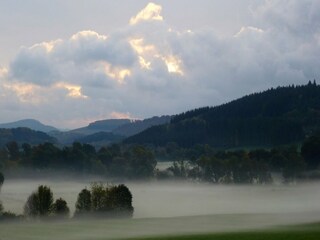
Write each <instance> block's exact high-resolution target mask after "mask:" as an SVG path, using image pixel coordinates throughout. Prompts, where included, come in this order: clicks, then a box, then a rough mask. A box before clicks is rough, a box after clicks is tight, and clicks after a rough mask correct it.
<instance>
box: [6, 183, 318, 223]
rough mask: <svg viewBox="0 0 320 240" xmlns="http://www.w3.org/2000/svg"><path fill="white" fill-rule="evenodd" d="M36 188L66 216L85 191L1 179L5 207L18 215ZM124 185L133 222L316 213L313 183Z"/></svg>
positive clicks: (72, 186) (68, 185) (66, 185)
mask: <svg viewBox="0 0 320 240" xmlns="http://www.w3.org/2000/svg"><path fill="white" fill-rule="evenodd" d="M40 183H41V184H46V185H48V186H50V187H51V189H52V191H53V193H54V197H55V198H58V197H62V198H64V199H65V200H66V201H67V202H68V205H69V207H70V209H71V212H72V213H73V212H74V205H75V202H76V199H77V195H78V193H79V192H80V191H81V189H83V188H85V187H90V181H86V180H65V181H54V180H48V179H44V180H26V179H21V180H7V181H6V183H5V185H4V186H3V188H2V192H1V199H2V201H3V204H4V206H5V208H6V209H8V210H10V211H12V212H15V213H22V210H23V205H24V203H25V201H26V200H27V198H28V196H29V195H30V193H31V192H33V191H34V190H35V189H36V188H37V187H38V186H39V184H40ZM127 185H128V187H129V188H130V190H131V191H132V194H133V206H134V208H135V212H134V218H159V217H181V216H197V215H212V214H256V213H259V214H260V213H261V214H273V213H276V214H280V213H299V212H301V213H304V212H320V205H319V202H318V199H319V198H320V186H319V184H318V182H314V183H309V184H298V185H292V186H291V185H266V186H260V185H258V186H255V185H244V186H242V185H212V184H200V183H198V184H196V183H188V182H184V183H183V182H180V183H179V182H166V181H165V182H162V183H161V182H160V183H157V182H149V183H130V182H129V183H127ZM319 218H320V216H319Z"/></svg>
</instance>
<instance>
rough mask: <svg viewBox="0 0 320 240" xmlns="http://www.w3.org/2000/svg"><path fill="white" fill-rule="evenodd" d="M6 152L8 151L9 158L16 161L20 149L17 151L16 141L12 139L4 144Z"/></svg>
mask: <svg viewBox="0 0 320 240" xmlns="http://www.w3.org/2000/svg"><path fill="white" fill-rule="evenodd" d="M6 147H7V150H8V153H9V159H10V160H12V161H17V160H18V159H19V157H20V151H19V145H18V143H17V142H15V141H12V142H8V143H7V144H6Z"/></svg>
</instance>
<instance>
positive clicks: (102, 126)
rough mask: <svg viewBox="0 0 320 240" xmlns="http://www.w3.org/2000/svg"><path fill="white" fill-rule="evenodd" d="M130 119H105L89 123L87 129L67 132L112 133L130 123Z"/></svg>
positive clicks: (84, 133)
mask: <svg viewBox="0 0 320 240" xmlns="http://www.w3.org/2000/svg"><path fill="white" fill-rule="evenodd" d="M130 122H131V120H130V119H106V120H100V121H95V122H93V123H90V124H89V125H88V126H87V127H83V128H78V129H74V130H71V131H69V132H70V133H76V134H82V135H90V134H94V133H98V132H112V131H113V130H114V129H116V128H118V127H120V126H122V125H124V124H128V123H130Z"/></svg>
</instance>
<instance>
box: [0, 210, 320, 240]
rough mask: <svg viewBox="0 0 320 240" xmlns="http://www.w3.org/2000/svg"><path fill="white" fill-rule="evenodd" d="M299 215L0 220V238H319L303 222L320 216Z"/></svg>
mask: <svg viewBox="0 0 320 240" xmlns="http://www.w3.org/2000/svg"><path fill="white" fill-rule="evenodd" d="M303 215H304V214H285V215H283V214H281V215H279V214H249V215H243V214H239V215H237V214H235V215H232V214H226V215H210V216H190V217H176V218H154V219H130V220H96V219H91V220H90V219H89V220H86V221H71V220H70V221H65V222H40V221H39V222H21V223H14V222H12V223H2V224H0V239H1V240H56V239H64V240H85V239H86V240H87V239H90V240H109V239H133V240H137V239H146V240H152V239H155V240H156V239H157V240H165V239H168V240H169V239H170V240H174V239H177V240H180V239H181V240H182V239H200V240H201V239H203V240H206V239H214V240H239V239H240V240H242V239H243V240H246V239H248V240H273V239H275V240H290V239H293V240H300V239H301V240H313V239H315V240H316V239H317V240H319V239H320V223H315V224H306V223H310V222H311V221H313V222H319V219H320V218H319V217H314V216H310V214H308V215H305V216H303ZM316 215H318V214H315V216H316ZM298 217H299V219H297V218H298ZM295 219H296V220H295ZM297 222H298V223H299V224H298V225H297Z"/></svg>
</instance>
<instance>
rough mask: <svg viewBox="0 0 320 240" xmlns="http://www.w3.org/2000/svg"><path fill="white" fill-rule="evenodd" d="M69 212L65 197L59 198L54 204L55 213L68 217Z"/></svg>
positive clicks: (61, 216)
mask: <svg viewBox="0 0 320 240" xmlns="http://www.w3.org/2000/svg"><path fill="white" fill-rule="evenodd" d="M69 212H70V210H69V207H68V205H67V202H66V201H65V200H64V199H62V198H59V199H57V200H56V201H55V203H54V204H53V213H54V214H55V216H56V217H59V218H67V217H69Z"/></svg>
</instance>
